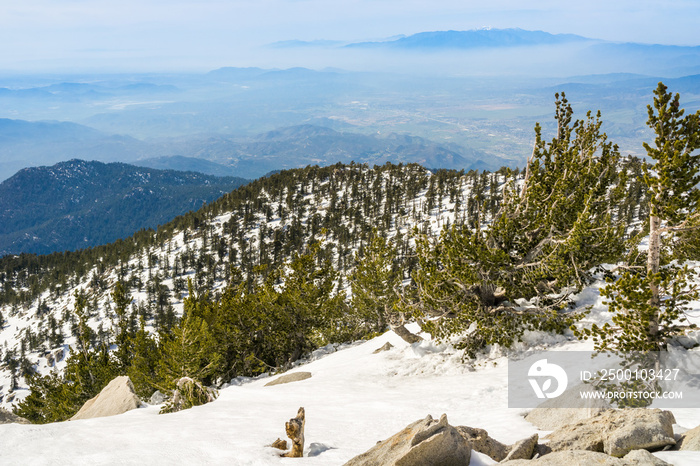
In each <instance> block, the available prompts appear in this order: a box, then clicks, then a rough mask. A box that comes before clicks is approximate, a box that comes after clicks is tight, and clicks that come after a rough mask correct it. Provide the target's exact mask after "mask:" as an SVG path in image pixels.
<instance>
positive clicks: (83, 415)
mask: <svg viewBox="0 0 700 466" xmlns="http://www.w3.org/2000/svg"><path fill="white" fill-rule="evenodd" d="M140 405H141V402H140V401H139V398H138V396H136V393H135V392H134V385H133V384H132V383H131V379H129V377H128V376H126V375H124V376H121V377H117V378H115V379H113V380H112V381H111V382H110V383H109V384H107V386H106V387H105V388H103V389H102V391H101V392H100V393H99V394H98V395H97V396H96V397H94V398H92V399H89V400H88V401H86V402H85V404H84V405H83V407H82V408H80V411H78V413H77V414H76V415H75V416H73V417H72V418H70V420H71V421H77V420H79V419H92V418H96V417H105V416H115V415H117V414H122V413H125V412H127V411H130V410H132V409H136V408H138V407H139V406H140Z"/></svg>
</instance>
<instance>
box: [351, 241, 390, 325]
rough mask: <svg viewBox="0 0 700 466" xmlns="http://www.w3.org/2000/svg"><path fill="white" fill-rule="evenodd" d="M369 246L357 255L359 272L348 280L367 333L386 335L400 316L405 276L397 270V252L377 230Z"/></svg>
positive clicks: (356, 310)
mask: <svg viewBox="0 0 700 466" xmlns="http://www.w3.org/2000/svg"><path fill="white" fill-rule="evenodd" d="M372 235H373V236H372V237H371V238H370V240H369V243H368V244H366V245H365V246H364V247H363V248H362V250H361V251H360V252H359V254H356V258H355V260H356V265H355V269H354V270H353V271H352V272H351V273H350V276H349V277H348V280H349V281H350V286H351V288H352V300H351V302H350V305H351V306H352V309H353V311H354V313H355V314H356V316H357V317H358V324H364V325H365V326H366V327H365V328H364V329H360V328H358V330H362V332H363V333H365V334H372V333H376V332H383V331H384V330H385V329H386V327H387V325H388V323H389V321H390V320H392V317H394V315H395V314H396V311H395V306H396V305H397V304H398V302H399V293H400V288H401V276H400V274H399V271H398V270H397V268H396V256H397V253H396V250H395V249H394V248H393V247H392V246H391V245H390V244H389V242H388V241H387V240H386V238H384V237H382V236H380V235H379V234H378V233H377V230H376V229H374V230H373V232H372Z"/></svg>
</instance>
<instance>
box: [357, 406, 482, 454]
mask: <svg viewBox="0 0 700 466" xmlns="http://www.w3.org/2000/svg"><path fill="white" fill-rule="evenodd" d="M470 458H471V448H470V447H469V444H468V443H467V441H466V440H465V439H464V438H463V437H462V435H460V433H459V432H458V431H457V429H456V428H454V427H452V426H451V425H449V424H448V422H447V416H446V415H445V414H443V415H442V416H441V417H440V420H439V421H436V420H435V419H433V418H432V417H431V416H428V417H426V418H425V419H422V420H420V421H416V422H414V423H412V424H409V425H408V426H406V428H404V429H403V430H402V431H401V432H399V433H397V434H395V435H393V436H392V437H389V438H388V439H387V440H384V441H383V442H380V443H378V444H377V445H375V446H374V447H372V448H370V449H369V450H367V451H366V452H365V453H362V454H361V455H358V456H356V457H355V458H353V459H351V460H350V461H348V462H347V463H345V466H376V465H382V466H425V465H441V466H465V465H468V464H469V460H470Z"/></svg>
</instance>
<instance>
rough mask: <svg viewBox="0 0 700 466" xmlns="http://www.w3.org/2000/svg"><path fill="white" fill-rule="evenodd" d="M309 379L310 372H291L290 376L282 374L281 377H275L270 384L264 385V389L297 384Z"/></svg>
mask: <svg viewBox="0 0 700 466" xmlns="http://www.w3.org/2000/svg"><path fill="white" fill-rule="evenodd" d="M309 378H311V372H303V371H300V372H292V373H291V374H284V375H283V376H280V377H277V378H276V379H275V380H273V381H272V382H268V383H266V384H265V386H266V387H271V386H273V385H281V384H283V383H290V382H299V381H300V380H306V379H309Z"/></svg>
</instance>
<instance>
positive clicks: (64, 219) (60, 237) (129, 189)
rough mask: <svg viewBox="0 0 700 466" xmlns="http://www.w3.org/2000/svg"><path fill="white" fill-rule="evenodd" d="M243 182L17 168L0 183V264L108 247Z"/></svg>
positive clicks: (127, 170) (109, 169)
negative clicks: (9, 257)
mask: <svg viewBox="0 0 700 466" xmlns="http://www.w3.org/2000/svg"><path fill="white" fill-rule="evenodd" d="M247 182H248V180H245V179H242V178H234V177H229V178H219V177H213V176H207V175H203V174H198V173H193V172H189V173H188V172H176V171H172V170H156V169H151V168H143V167H136V166H133V165H128V164H125V163H116V162H115V163H110V164H105V163H102V162H97V161H92V162H87V161H84V160H78V159H73V160H70V161H67V162H61V163H58V164H56V165H53V166H50V167H32V168H25V169H23V170H20V171H19V172H18V173H16V174H15V175H14V176H12V177H11V178H9V179H7V180H5V181H3V182H2V183H0V256H2V255H6V254H18V253H22V252H24V253H49V252H53V251H63V250H69V249H79V248H84V247H88V246H96V245H98V244H102V243H106V242H111V241H114V240H116V239H118V238H123V237H126V236H128V235H131V234H133V233H134V232H135V231H137V230H139V229H142V228H154V227H156V226H157V225H159V224H161V223H165V222H167V221H169V220H170V219H171V218H173V217H174V216H176V215H178V214H181V213H184V212H186V211H187V210H192V209H196V208H198V207H200V206H201V205H202V203H205V202H210V201H212V200H214V199H216V198H218V197H220V196H221V195H222V194H224V193H226V192H229V191H230V190H232V189H235V188H236V187H238V186H241V185H242V184H245V183H247Z"/></svg>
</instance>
